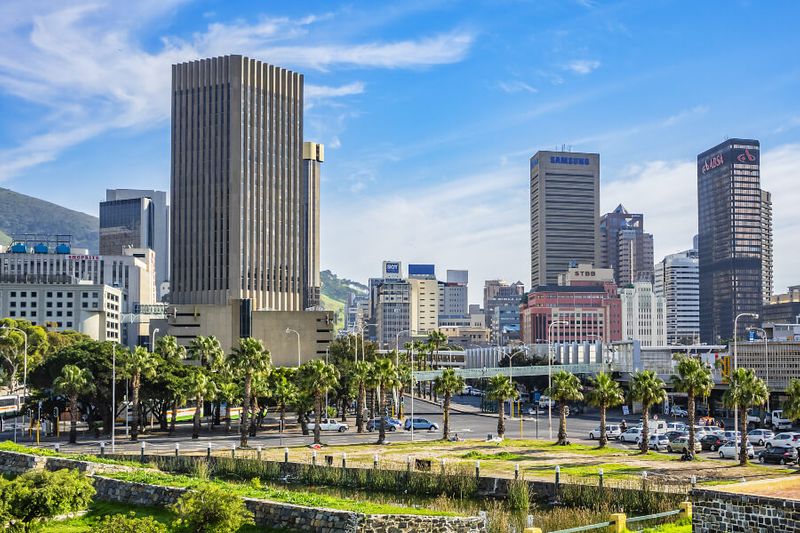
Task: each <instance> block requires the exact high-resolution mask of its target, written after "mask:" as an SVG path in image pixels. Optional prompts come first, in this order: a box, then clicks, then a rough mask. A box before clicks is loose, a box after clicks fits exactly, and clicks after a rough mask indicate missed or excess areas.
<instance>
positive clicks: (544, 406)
mask: <svg viewBox="0 0 800 533" xmlns="http://www.w3.org/2000/svg"><path fill="white" fill-rule="evenodd" d="M548 403H549V404H550V407H555V406H556V402H555V400H551V399H550V397H549V396H542V397H540V398H539V408H541V409H547V404H548Z"/></svg>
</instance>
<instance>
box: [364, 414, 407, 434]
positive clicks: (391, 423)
mask: <svg viewBox="0 0 800 533" xmlns="http://www.w3.org/2000/svg"><path fill="white" fill-rule="evenodd" d="M383 419H384V420H385V421H386V431H397V430H398V429H400V428H402V427H403V424H402V423H401V422H400V421H399V420H398V419H396V418H392V417H390V416H384V417H383ZM380 429H381V419H380V418H373V419H372V420H370V421H369V422H367V431H379V430H380Z"/></svg>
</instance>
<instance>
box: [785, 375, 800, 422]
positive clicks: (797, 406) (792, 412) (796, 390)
mask: <svg viewBox="0 0 800 533" xmlns="http://www.w3.org/2000/svg"><path fill="white" fill-rule="evenodd" d="M783 415H784V416H785V417H786V418H788V419H789V420H797V419H798V418H800V379H797V378H793V379H792V380H791V381H789V386H788V387H786V402H785V403H784V404H783Z"/></svg>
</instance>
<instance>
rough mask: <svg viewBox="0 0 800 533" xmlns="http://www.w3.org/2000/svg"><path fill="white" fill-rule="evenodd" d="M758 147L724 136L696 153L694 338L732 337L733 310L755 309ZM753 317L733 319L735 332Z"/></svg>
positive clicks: (759, 245) (759, 233)
mask: <svg viewBox="0 0 800 533" xmlns="http://www.w3.org/2000/svg"><path fill="white" fill-rule="evenodd" d="M759 155H760V145H759V142H758V141H756V140H754V139H728V140H726V141H725V142H723V143H720V144H718V145H717V146H715V147H713V148H711V149H710V150H707V151H705V152H703V153H702V154H700V155H698V156H697V204H698V230H699V243H698V244H699V250H698V252H699V260H700V339H701V341H702V342H707V343H714V342H717V341H718V340H720V339H722V340H725V339H730V338H732V337H733V335H734V332H733V324H734V319H735V317H736V315H737V314H739V313H759V312H760V311H761V305H762V300H763V291H762V279H763V274H762V268H763V267H762V265H763V264H765V263H767V260H765V259H764V254H765V253H767V254H768V253H769V251H765V249H764V248H765V247H764V246H763V235H764V231H763V227H762V226H763V224H762V212H761V210H762V200H761V192H762V191H761V184H760V175H759V170H760V161H759ZM754 322H755V321H754V320H752V319H745V318H742V319H740V320H739V331H738V332H737V334H738V335H739V336H743V335H744V331H745V328H746V327H747V326H749V325H752V324H753V323H754Z"/></svg>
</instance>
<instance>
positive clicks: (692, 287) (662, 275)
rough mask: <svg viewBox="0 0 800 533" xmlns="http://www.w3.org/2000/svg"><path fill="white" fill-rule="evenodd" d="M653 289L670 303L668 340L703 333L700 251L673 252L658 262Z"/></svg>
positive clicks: (691, 339) (674, 341)
mask: <svg viewBox="0 0 800 533" xmlns="http://www.w3.org/2000/svg"><path fill="white" fill-rule="evenodd" d="M653 291H654V292H655V294H656V295H657V296H661V297H662V298H664V300H665V301H666V304H667V343H668V344H670V345H673V344H679V343H687V342H688V343H694V342H696V341H697V340H698V339H699V336H700V271H699V263H698V257H697V250H686V251H683V252H679V253H676V254H671V255H668V256H666V257H664V259H662V260H661V261H659V262H658V263H656V265H655V281H654V284H653Z"/></svg>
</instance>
